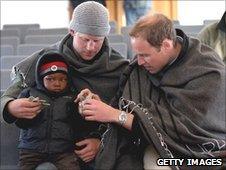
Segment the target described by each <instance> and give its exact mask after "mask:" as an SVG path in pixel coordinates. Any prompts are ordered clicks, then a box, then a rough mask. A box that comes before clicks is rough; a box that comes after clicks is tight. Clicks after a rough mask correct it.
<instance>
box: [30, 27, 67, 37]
mask: <svg viewBox="0 0 226 170" xmlns="http://www.w3.org/2000/svg"><path fill="white" fill-rule="evenodd" d="M67 33H68V28H50V29H36V28H29V29H27V32H26V36H27V35H66V34H67Z"/></svg>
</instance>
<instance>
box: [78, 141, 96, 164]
mask: <svg viewBox="0 0 226 170" xmlns="http://www.w3.org/2000/svg"><path fill="white" fill-rule="evenodd" d="M76 145H77V146H84V148H83V149H81V150H75V153H76V154H77V155H78V157H79V158H81V159H82V160H83V161H84V162H90V161H91V160H93V159H94V158H95V156H96V154H97V152H98V150H99V147H100V140H99V139H96V138H90V139H84V140H82V141H80V142H77V143H76Z"/></svg>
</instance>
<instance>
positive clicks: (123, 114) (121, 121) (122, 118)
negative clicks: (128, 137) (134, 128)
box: [118, 111, 128, 126]
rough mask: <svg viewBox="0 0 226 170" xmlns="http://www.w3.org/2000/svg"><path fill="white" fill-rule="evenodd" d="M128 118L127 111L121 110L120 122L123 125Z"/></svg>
mask: <svg viewBox="0 0 226 170" xmlns="http://www.w3.org/2000/svg"><path fill="white" fill-rule="evenodd" d="M127 119H128V116H127V114H126V112H125V111H120V113H119V116H118V122H119V124H120V125H121V126H123V125H124V124H125V123H126V121H127Z"/></svg>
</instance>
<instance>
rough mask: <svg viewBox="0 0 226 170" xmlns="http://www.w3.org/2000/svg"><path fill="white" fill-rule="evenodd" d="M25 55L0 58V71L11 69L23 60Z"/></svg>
mask: <svg viewBox="0 0 226 170" xmlns="http://www.w3.org/2000/svg"><path fill="white" fill-rule="evenodd" d="M26 57H27V55H9V56H2V57H1V69H11V68H12V67H13V66H14V65H15V64H17V63H19V62H20V61H22V60H23V59H25V58H26Z"/></svg>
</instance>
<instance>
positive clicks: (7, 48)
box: [1, 42, 127, 58]
mask: <svg viewBox="0 0 226 170" xmlns="http://www.w3.org/2000/svg"><path fill="white" fill-rule="evenodd" d="M50 44H51V43H47V44H33V43H32V44H19V45H18V46H17V47H15V48H14V47H13V45H1V58H2V56H6V55H28V56H29V55H31V54H32V53H34V52H36V51H39V50H41V49H43V48H45V47H48V46H50ZM110 46H111V47H112V48H114V49H115V50H116V51H118V52H119V53H120V54H121V55H122V56H123V57H125V58H127V44H126V43H124V42H118V43H110Z"/></svg>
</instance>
